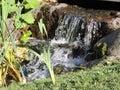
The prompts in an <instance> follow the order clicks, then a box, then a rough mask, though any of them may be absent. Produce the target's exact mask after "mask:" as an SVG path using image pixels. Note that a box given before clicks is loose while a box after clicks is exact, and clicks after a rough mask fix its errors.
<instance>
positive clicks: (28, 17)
mask: <svg viewBox="0 0 120 90" xmlns="http://www.w3.org/2000/svg"><path fill="white" fill-rule="evenodd" d="M21 18H22V19H23V21H25V22H27V23H28V24H32V23H34V21H35V19H34V17H33V15H32V13H31V12H29V13H26V14H22V15H21Z"/></svg>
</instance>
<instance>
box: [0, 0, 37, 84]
mask: <svg viewBox="0 0 120 90" xmlns="http://www.w3.org/2000/svg"><path fill="white" fill-rule="evenodd" d="M16 1H18V2H16ZM38 5H39V3H38V1H37V0H36V1H35V0H34V2H33V0H31V2H30V0H23V2H21V3H20V2H19V0H1V1H0V21H1V22H0V74H1V76H0V83H1V84H2V85H3V86H6V85H7V83H6V78H7V76H11V77H12V78H13V79H14V80H16V81H19V82H22V81H23V80H22V77H21V75H20V73H19V71H18V67H19V61H20V60H23V59H26V58H27V56H26V55H24V56H25V57H24V56H23V57H21V53H22V52H21V51H20V52H19V49H20V48H18V47H17V46H16V40H15V39H16V37H15V32H14V31H12V32H11V31H10V30H9V29H8V27H7V26H6V21H7V18H8V16H12V17H13V18H14V17H15V18H16V19H15V23H14V25H15V26H16V29H15V30H19V29H21V28H24V27H26V25H28V24H32V23H34V21H35V20H34V18H33V15H32V10H31V11H28V12H26V13H24V14H23V13H22V10H23V8H26V9H29V8H30V9H33V8H35V7H37V6H38ZM30 35H31V32H30V31H27V32H26V33H24V34H23V36H22V37H21V41H23V42H25V43H26V42H27V41H28V38H29V36H30ZM20 50H21V49H20ZM24 52H26V50H25V51H24ZM22 54H26V53H22Z"/></svg>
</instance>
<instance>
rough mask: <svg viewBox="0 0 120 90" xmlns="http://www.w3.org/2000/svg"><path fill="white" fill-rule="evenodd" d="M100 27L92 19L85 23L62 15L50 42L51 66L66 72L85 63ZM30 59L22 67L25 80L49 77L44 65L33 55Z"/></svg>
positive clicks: (81, 19) (75, 17)
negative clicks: (58, 66) (61, 68)
mask: <svg viewBox="0 0 120 90" xmlns="http://www.w3.org/2000/svg"><path fill="white" fill-rule="evenodd" d="M100 27H101V24H100V23H98V22H96V21H95V20H94V19H89V20H88V21H87V20H86V17H82V16H76V15H73V14H64V15H63V16H62V17H61V18H60V20H59V22H58V27H57V29H56V31H55V37H54V38H53V39H52V40H50V46H51V48H52V50H51V53H52V55H51V63H52V65H53V66H54V67H55V66H57V65H61V66H64V68H63V69H64V70H63V71H65V72H67V71H69V70H68V69H70V68H71V69H73V68H75V67H77V66H79V65H80V64H83V63H85V58H86V57H87V55H90V54H89V51H90V50H91V49H92V47H93V45H94V43H95V41H96V39H97V38H99V32H100ZM34 41H35V40H34ZM39 44H40V43H38V45H39ZM32 45H34V44H32ZM35 46H36V44H35ZM39 46H41V45H39ZM30 57H31V61H30V62H29V63H28V64H25V65H23V66H22V68H23V71H24V72H25V76H26V78H27V80H28V81H31V80H36V79H40V78H45V77H49V71H48V69H47V67H46V65H45V63H44V62H42V61H41V60H40V59H38V58H37V57H36V56H34V55H31V56H30Z"/></svg>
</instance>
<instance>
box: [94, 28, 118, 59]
mask: <svg viewBox="0 0 120 90" xmlns="http://www.w3.org/2000/svg"><path fill="white" fill-rule="evenodd" d="M94 51H95V53H96V57H103V56H104V55H108V56H115V57H120V29H117V30H115V31H113V32H112V33H110V34H108V35H107V36H105V37H103V38H102V39H100V40H99V41H98V42H97V43H96V44H95V46H94ZM106 52H107V53H106ZM97 55H98V56H97Z"/></svg>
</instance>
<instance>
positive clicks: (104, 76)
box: [1, 59, 120, 90]
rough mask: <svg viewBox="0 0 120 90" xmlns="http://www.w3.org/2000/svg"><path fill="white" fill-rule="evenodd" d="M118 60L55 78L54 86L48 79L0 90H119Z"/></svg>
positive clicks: (119, 64)
mask: <svg viewBox="0 0 120 90" xmlns="http://www.w3.org/2000/svg"><path fill="white" fill-rule="evenodd" d="M119 84H120V59H116V60H105V61H102V62H101V63H99V64H98V65H96V66H93V67H92V68H86V69H84V70H83V69H81V70H79V71H77V72H70V73H66V74H63V75H59V76H56V84H52V81H51V79H50V78H48V79H42V80H38V81H33V82H28V83H26V84H24V85H17V84H12V85H10V86H9V87H8V88H2V89H1V90H119V88H120V85H119Z"/></svg>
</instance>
